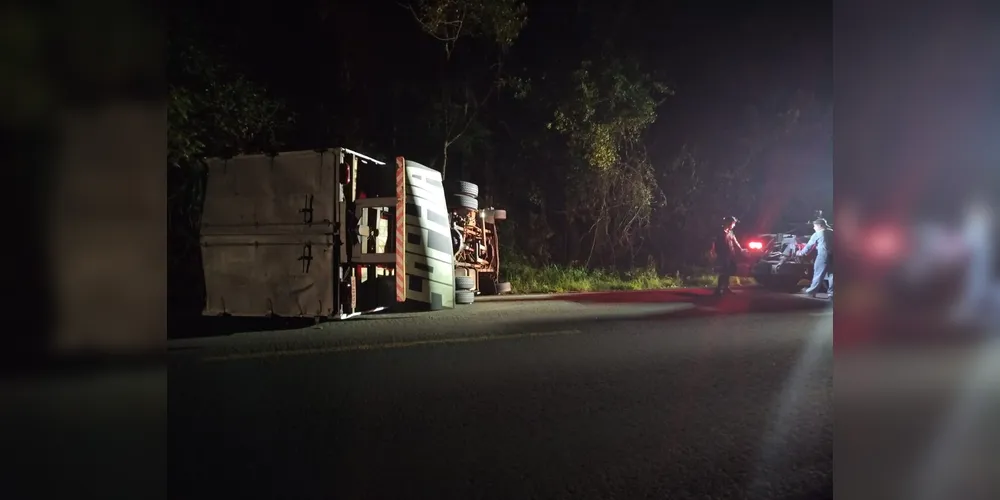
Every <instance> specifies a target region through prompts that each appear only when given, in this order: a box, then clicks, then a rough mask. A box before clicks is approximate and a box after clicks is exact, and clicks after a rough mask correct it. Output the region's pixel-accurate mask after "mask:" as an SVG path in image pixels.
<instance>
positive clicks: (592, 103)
mask: <svg viewBox="0 0 1000 500" xmlns="http://www.w3.org/2000/svg"><path fill="white" fill-rule="evenodd" d="M571 85H572V92H570V93H569V94H568V95H567V96H566V98H565V99H564V100H562V101H561V102H560V103H559V105H558V106H557V107H556V109H555V111H554V113H553V120H552V122H551V123H550V124H549V128H551V129H552V130H554V131H556V132H557V133H558V134H560V135H561V136H563V137H564V138H565V141H566V145H567V148H568V153H569V162H568V164H569V166H570V169H569V172H568V178H569V183H568V185H567V194H566V211H567V212H566V213H567V222H569V223H570V224H573V223H580V222H585V223H586V224H588V225H589V227H588V228H587V230H586V231H585V232H584V234H583V238H589V239H590V250H589V253H588V256H587V258H586V263H587V265H589V264H591V262H592V260H593V258H594V254H595V251H596V250H597V249H598V247H600V246H603V247H604V250H606V251H607V252H608V253H609V254H610V257H611V259H612V260H617V259H618V257H619V255H618V253H619V251H621V250H627V251H629V252H631V255H630V257H634V256H635V255H634V247H635V239H636V237H637V236H638V235H639V232H640V231H641V230H642V229H644V228H645V227H647V226H648V225H649V222H650V217H651V215H652V210H653V208H654V207H655V206H657V205H658V204H660V203H662V201H663V195H662V192H661V191H660V190H659V187H658V184H657V180H656V173H655V170H654V168H653V165H652V163H651V162H650V160H649V157H648V155H647V154H646V149H645V145H644V144H643V139H644V136H645V133H646V131H647V129H648V128H649V126H650V125H652V124H653V123H654V122H655V121H656V119H657V107H658V106H659V105H660V104H661V103H662V102H663V99H664V98H665V97H666V96H668V95H670V94H671V90H670V89H669V88H668V87H667V86H666V85H663V84H662V83H660V82H657V81H655V80H654V79H653V78H652V77H651V76H650V75H649V74H647V73H644V72H642V71H641V70H640V69H639V67H638V65H637V64H634V63H626V62H624V61H622V60H620V59H617V58H609V59H607V60H606V61H604V62H603V63H602V64H601V65H600V66H598V65H596V64H594V63H593V62H592V61H583V62H582V63H581V64H580V67H579V68H578V69H577V70H576V71H574V72H573V73H572V75H571Z"/></svg>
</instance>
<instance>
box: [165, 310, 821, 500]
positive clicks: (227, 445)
mask: <svg viewBox="0 0 1000 500" xmlns="http://www.w3.org/2000/svg"><path fill="white" fill-rule="evenodd" d="M685 293H686V292H675V293H667V292H660V293H653V294H610V295H594V296H579V297H577V298H575V299H574V300H567V301H562V300H560V301H553V300H547V301H498V302H490V303H477V304H475V305H473V306H469V307H467V308H463V309H461V310H457V311H454V312H447V313H440V314H424V315H415V316H409V317H398V316H395V317H393V316H388V317H373V318H368V319H366V318H359V319H355V320H351V321H348V322H344V323H333V324H325V325H319V326H315V327H313V326H310V327H307V328H303V329H298V330H287V331H279V332H266V331H265V332H259V331H258V332H251V333H244V334H239V335H228V336H222V337H215V338H194V339H187V340H180V341H174V342H172V343H171V346H170V365H169V369H170V381H169V432H170V436H169V443H170V444H169V446H170V449H169V462H170V464H169V466H170V469H169V471H170V477H169V491H170V497H171V498H178V499H188V500H190V499H196V498H212V499H217V498H285V499H312V498H316V499H320V498H322V499H337V498H350V499H355V498H369V499H381V498H393V499H397V498H418V499H435V500H444V499H462V500H471V499H478V498H484V499H485V498H496V499H529V498H539V499H560V498H566V499H597V498H601V499H612V498H614V499H633V498H638V499H641V498H657V499H664V498H669V499H687V498H691V499H695V498H697V499H730V498H731V499H749V498H755V499H756V498H760V499H764V498H767V499H793V498H802V499H822V498H832V488H833V479H832V468H833V445H832V435H833V427H832V422H833V417H832V399H833V396H832V393H833V382H832V378H833V361H832V339H833V334H832V325H833V316H832V311H831V310H830V309H829V308H828V306H827V305H826V304H824V303H823V302H821V301H814V300H810V299H806V298H794V297H785V296H782V297H776V296H771V295H768V294H764V293H761V292H750V291H746V292H742V293H739V294H737V295H735V296H732V297H726V298H723V299H721V300H712V299H709V298H706V297H703V296H700V295H698V294H697V293H694V294H687V295H685Z"/></svg>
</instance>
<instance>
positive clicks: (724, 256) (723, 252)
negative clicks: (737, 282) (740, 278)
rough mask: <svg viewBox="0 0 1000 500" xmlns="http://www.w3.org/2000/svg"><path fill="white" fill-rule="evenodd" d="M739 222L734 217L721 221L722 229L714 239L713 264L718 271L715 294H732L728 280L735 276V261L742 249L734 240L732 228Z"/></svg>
mask: <svg viewBox="0 0 1000 500" xmlns="http://www.w3.org/2000/svg"><path fill="white" fill-rule="evenodd" d="M737 222H739V220H738V219H737V218H736V217H732V216H730V217H725V218H723V219H722V228H721V229H720V230H719V234H717V235H716V237H715V264H716V266H717V267H718V271H719V281H718V283H717V284H716V286H715V294H716V295H722V294H723V293H732V290H730V288H729V278H731V277H732V276H733V275H734V274H736V259H738V258H739V257H740V255H742V254H743V247H742V246H740V242H739V241H737V240H736V233H734V232H733V228H734V227H736V223H737Z"/></svg>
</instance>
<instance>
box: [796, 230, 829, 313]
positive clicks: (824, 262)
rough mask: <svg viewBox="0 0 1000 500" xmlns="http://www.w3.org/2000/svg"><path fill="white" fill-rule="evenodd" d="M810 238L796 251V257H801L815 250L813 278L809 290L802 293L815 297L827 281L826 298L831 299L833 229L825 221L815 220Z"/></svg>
mask: <svg viewBox="0 0 1000 500" xmlns="http://www.w3.org/2000/svg"><path fill="white" fill-rule="evenodd" d="M813 230H814V231H815V232H814V233H813V235H812V237H810V238H809V243H806V246H805V247H803V248H802V250H799V251H798V254H797V255H798V256H799V257H802V256H804V255H806V254H808V253H809V252H812V251H813V250H816V261H815V262H814V263H813V278H812V283H810V284H809V288H806V289H805V290H803V291H802V293H805V294H806V295H809V296H810V297H815V296H816V292H817V290H819V287H820V285H822V284H823V281H824V280H827V279H828V278H829V279H828V283H827V290H826V293H827V296H828V297H829V298H831V299H832V298H833V252H832V250H833V229H830V224H828V223H827V222H826V219H816V220H814V221H813Z"/></svg>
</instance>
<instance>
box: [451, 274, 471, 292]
mask: <svg viewBox="0 0 1000 500" xmlns="http://www.w3.org/2000/svg"><path fill="white" fill-rule="evenodd" d="M474 288H476V280H474V279H472V277H471V276H455V290H472V289H474Z"/></svg>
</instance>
